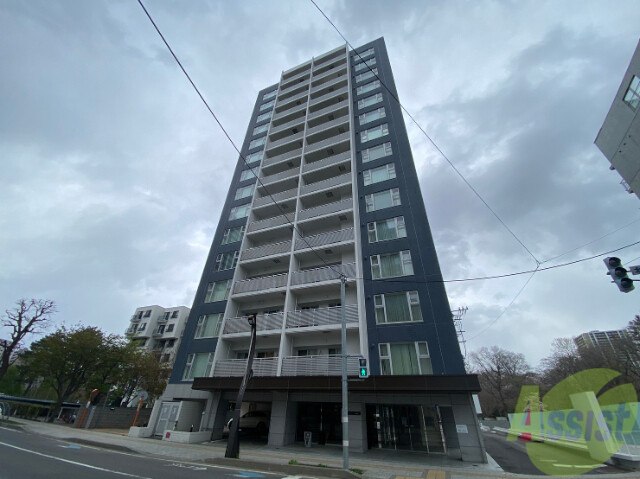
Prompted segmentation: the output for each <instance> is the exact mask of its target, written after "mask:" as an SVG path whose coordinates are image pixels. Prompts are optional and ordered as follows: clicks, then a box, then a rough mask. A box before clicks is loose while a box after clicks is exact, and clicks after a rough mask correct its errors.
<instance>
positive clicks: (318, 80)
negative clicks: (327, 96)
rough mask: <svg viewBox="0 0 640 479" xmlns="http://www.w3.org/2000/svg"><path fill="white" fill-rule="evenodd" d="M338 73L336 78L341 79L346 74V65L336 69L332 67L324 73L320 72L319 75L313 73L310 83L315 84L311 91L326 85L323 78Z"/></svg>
mask: <svg viewBox="0 0 640 479" xmlns="http://www.w3.org/2000/svg"><path fill="white" fill-rule="evenodd" d="M336 73H337V74H338V76H337V78H336V80H342V79H343V77H344V75H346V73H347V66H346V65H345V66H344V67H341V68H338V69H332V70H329V71H326V72H324V73H320V74H319V75H315V76H314V77H313V78H312V79H311V84H312V85H315V86H313V87H312V88H311V91H312V92H313V91H317V90H318V89H320V88H322V87H324V86H326V85H327V83H326V82H325V80H326V79H327V78H328V77H330V76H331V75H335V74H336Z"/></svg>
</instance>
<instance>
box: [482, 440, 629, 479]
mask: <svg viewBox="0 0 640 479" xmlns="http://www.w3.org/2000/svg"><path fill="white" fill-rule="evenodd" d="M482 435H483V438H484V445H485V447H486V449H487V452H488V453H489V455H490V456H491V457H493V458H494V459H495V460H496V462H497V463H498V464H499V465H500V467H502V469H504V470H505V471H506V472H514V473H516V474H535V475H541V476H542V475H547V474H545V473H544V472H542V471H540V469H538V468H537V467H536V466H535V465H534V464H533V463H532V462H531V459H529V456H528V454H527V449H526V445H527V443H526V442H522V441H507V436H506V435H504V434H497V433H491V432H483V433H482ZM548 447H550V448H553V452H554V454H550V455H549V456H550V457H555V458H556V459H554V460H553V461H554V463H555V464H560V465H561V466H563V468H565V469H566V470H567V474H579V473H582V472H585V471H584V469H580V468H579V467H577V466H575V464H580V463H581V462H584V454H580V453H579V452H576V451H572V450H569V449H565V450H563V451H562V452H561V454H560V455H558V451H559V449H558V448H557V447H554V446H548ZM587 462H589V463H593V462H597V461H593V460H588V461H587ZM623 472H628V471H623V470H621V469H618V468H615V467H613V466H609V465H604V464H603V465H601V466H599V467H597V468H595V469H593V470H591V471H590V472H589V474H616V473H623Z"/></svg>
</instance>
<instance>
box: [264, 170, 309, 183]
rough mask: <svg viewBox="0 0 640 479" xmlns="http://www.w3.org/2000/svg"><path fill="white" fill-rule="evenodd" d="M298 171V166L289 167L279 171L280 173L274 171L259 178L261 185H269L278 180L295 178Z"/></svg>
mask: <svg viewBox="0 0 640 479" xmlns="http://www.w3.org/2000/svg"><path fill="white" fill-rule="evenodd" d="M299 173H300V168H298V167H296V168H290V169H288V170H284V171H281V172H280V173H275V174H273V175H268V176H263V177H262V178H261V179H260V180H261V181H262V184H263V185H269V184H271V183H275V182H276V181H280V180H287V179H289V178H296V177H297V176H298V174H299Z"/></svg>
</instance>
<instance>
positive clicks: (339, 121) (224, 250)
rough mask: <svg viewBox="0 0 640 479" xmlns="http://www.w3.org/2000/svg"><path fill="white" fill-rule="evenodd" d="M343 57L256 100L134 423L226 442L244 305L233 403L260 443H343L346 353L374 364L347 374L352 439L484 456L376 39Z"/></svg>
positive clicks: (317, 61)
mask: <svg viewBox="0 0 640 479" xmlns="http://www.w3.org/2000/svg"><path fill="white" fill-rule="evenodd" d="M356 51H357V53H355V52H354V51H350V50H349V49H348V48H347V47H344V46H343V47H340V48H336V49H335V50H332V51H330V52H328V53H326V54H323V55H320V56H318V57H315V58H313V59H311V60H309V61H307V62H305V63H303V64H302V65H299V66H297V67H295V68H292V69H290V70H287V71H285V72H283V73H282V76H281V79H280V82H279V83H277V84H275V85H271V86H269V87H267V88H265V89H264V90H262V91H261V92H260V93H259V94H258V98H257V101H256V103H255V107H254V109H253V113H252V115H251V121H250V124H249V127H248V129H247V134H246V138H245V140H244V143H243V145H242V156H243V157H244V158H240V159H238V161H237V163H236V166H235V174H234V176H233V181H232V184H231V187H230V189H229V194H228V196H227V200H226V203H225V205H224V208H223V210H222V216H221V218H220V222H219V224H218V229H217V231H216V234H215V237H214V240H213V244H212V247H211V251H210V254H209V257H208V260H207V262H206V265H205V269H204V272H203V275H202V279H201V281H200V286H199V288H198V290H197V293H196V297H195V301H194V304H193V308H192V310H191V315H190V317H189V321H188V323H187V326H186V328H185V334H184V339H183V342H182V344H181V347H180V350H179V353H178V357H177V359H176V362H175V367H174V370H173V374H172V376H171V379H170V383H169V386H168V387H167V390H166V391H165V393H164V395H163V397H162V399H161V401H157V408H156V410H155V411H154V413H153V415H152V418H151V421H150V424H152V425H153V426H152V427H151V428H149V430H148V431H146V433H147V434H151V433H155V434H156V435H162V436H163V437H164V438H165V439H169V440H175V441H191V442H194V441H201V440H205V439H209V438H211V437H213V438H218V437H221V435H222V432H223V429H224V426H225V424H226V422H227V419H228V417H229V415H228V412H229V411H230V409H231V406H230V404H231V403H232V402H233V401H235V399H236V395H237V391H238V388H239V385H240V381H241V376H242V375H243V374H244V371H245V368H246V361H247V359H246V358H247V355H248V350H249V342H250V327H249V324H248V322H247V319H246V316H247V315H248V314H250V313H256V314H257V341H256V359H255V360H254V363H253V378H252V379H251V381H250V382H249V385H248V388H247V392H246V394H245V403H243V409H244V410H246V411H259V413H257V414H256V417H263V418H265V419H264V421H263V424H262V425H260V424H255V425H256V427H257V428H258V429H261V430H262V432H264V433H265V437H267V438H268V442H269V444H271V445H277V446H283V445H287V444H292V443H295V442H297V441H300V442H302V441H303V435H304V432H305V431H310V432H311V433H312V441H313V442H317V443H319V444H325V443H337V444H342V436H341V434H342V430H341V414H340V412H341V404H340V391H341V381H340V375H341V355H342V354H343V353H346V354H348V371H349V376H350V377H351V378H352V379H356V377H357V375H358V364H359V363H358V360H359V358H365V359H366V360H367V362H368V366H369V369H370V377H368V378H366V379H364V380H358V381H351V382H349V445H350V448H351V449H353V450H358V451H366V450H367V449H370V448H391V449H409V450H416V451H423V452H425V453H440V454H443V453H446V454H448V455H450V456H453V457H459V458H462V459H463V460H470V461H484V460H485V455H484V451H483V446H482V440H481V437H480V433H479V428H478V425H477V420H476V414H475V409H474V404H473V400H472V393H475V392H478V391H479V383H478V379H477V377H476V376H474V375H467V374H466V372H465V369H464V363H463V359H462V355H461V353H460V348H459V345H458V341H457V336H456V331H455V329H454V325H453V321H452V315H451V310H450V306H449V303H448V300H447V296H446V292H445V289H444V284H443V283H442V275H441V272H440V267H439V265H438V260H437V256H436V251H435V248H434V244H433V240H432V236H431V231H430V229H429V224H428V222H427V216H426V211H425V206H424V202H423V199H422V195H421V192H420V186H419V183H418V178H417V174H416V170H415V166H414V163H413V158H412V156H411V149H410V146H409V141H408V137H407V132H406V129H405V125H404V122H403V118H402V112H401V109H400V106H399V105H398V103H397V102H396V101H395V100H394V98H393V97H394V96H396V97H397V93H396V88H395V84H394V80H393V76H392V72H391V67H390V63H389V59H388V57H387V51H386V47H385V44H384V40H383V39H378V40H376V41H373V42H371V43H369V44H366V45H364V46H362V47H360V48H358V49H356ZM340 275H345V276H346V294H345V301H344V304H342V302H341V299H340V298H341V295H340ZM342 309H344V310H345V316H346V327H347V341H346V351H344V350H343V349H342V345H341V313H342ZM192 426H193V430H192V431H190V430H191V427H192ZM267 431H268V434H267Z"/></svg>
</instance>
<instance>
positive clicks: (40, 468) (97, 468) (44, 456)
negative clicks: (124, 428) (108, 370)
mask: <svg viewBox="0 0 640 479" xmlns="http://www.w3.org/2000/svg"><path fill="white" fill-rule="evenodd" d="M85 477H86V478H91V479H103V478H134V479H136V478H138V479H151V478H154V479H155V478H163V479H165V478H180V479H203V478H207V479H209V478H216V479H231V478H241V479H282V478H283V477H285V476H284V475H283V474H271V473H266V472H265V473H263V472H259V471H241V470H237V469H230V468H224V467H219V466H211V465H206V464H200V463H189V462H176V461H172V460H165V459H161V458H155V457H147V456H140V455H137V454H133V453H126V452H117V451H110V450H107V449H99V448H94V447H89V446H84V445H78V444H74V443H70V442H66V441H61V440H57V439H51V438H47V437H44V436H40V435H37V434H32V433H28V432H23V431H16V430H13V429H7V428H4V427H0V478H1V479H24V478H30V479H31V478H34V479H37V478H48V479H55V478H65V479H69V478H74V479H75V478H85Z"/></svg>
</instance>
